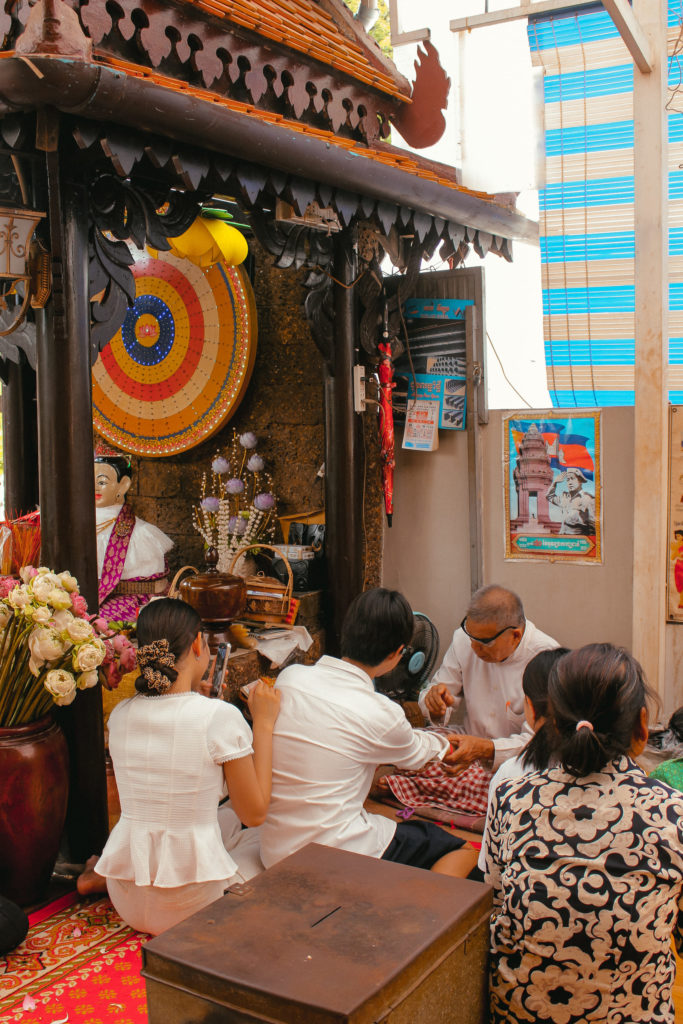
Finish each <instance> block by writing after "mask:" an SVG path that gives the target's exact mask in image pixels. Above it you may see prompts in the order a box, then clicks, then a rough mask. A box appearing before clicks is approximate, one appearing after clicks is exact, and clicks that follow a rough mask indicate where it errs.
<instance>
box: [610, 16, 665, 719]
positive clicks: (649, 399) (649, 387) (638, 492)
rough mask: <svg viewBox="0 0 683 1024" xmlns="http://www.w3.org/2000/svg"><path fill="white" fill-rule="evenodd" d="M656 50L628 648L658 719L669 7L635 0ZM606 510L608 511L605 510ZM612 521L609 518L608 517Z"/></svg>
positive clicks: (642, 158)
mask: <svg viewBox="0 0 683 1024" xmlns="http://www.w3.org/2000/svg"><path fill="white" fill-rule="evenodd" d="M633 10H634V14H635V15H636V17H637V19H638V21H639V23H640V24H641V25H642V26H643V29H644V30H645V32H646V34H647V38H648V40H649V42H650V44H651V46H652V52H653V53H654V54H655V55H656V60H655V65H654V67H653V70H652V73H651V74H639V73H638V72H636V73H635V75H634V79H633V122H634V147H633V157H634V178H635V253H636V255H635V445H634V449H635V450H634V482H635V507H634V519H633V612H632V623H633V643H632V646H633V653H634V654H635V656H636V657H637V658H638V660H639V661H640V662H641V664H642V666H643V668H644V669H645V674H646V676H647V677H648V679H649V681H650V683H651V685H652V686H653V687H654V688H655V689H656V690H657V692H658V693H659V695H660V697H661V699H662V704H663V707H662V714H663V719H662V720H663V721H666V720H667V719H668V717H669V715H670V714H671V713H672V711H673V710H674V709H675V708H676V707H677V705H678V704H679V703H680V701H679V700H675V695H674V682H675V674H674V673H673V672H669V673H667V672H666V671H665V642H664V641H665V628H666V625H665V622H666V566H667V486H666V484H667V470H668V467H667V441H668V419H667V404H668V346H669V324H668V308H669V296H668V254H667V249H668V245H667V236H668V196H667V179H668V175H667V148H668V146H667V113H666V98H667V9H666V4H665V2H664V0H634V6H633ZM608 515H609V513H608ZM608 521H609V520H608Z"/></svg>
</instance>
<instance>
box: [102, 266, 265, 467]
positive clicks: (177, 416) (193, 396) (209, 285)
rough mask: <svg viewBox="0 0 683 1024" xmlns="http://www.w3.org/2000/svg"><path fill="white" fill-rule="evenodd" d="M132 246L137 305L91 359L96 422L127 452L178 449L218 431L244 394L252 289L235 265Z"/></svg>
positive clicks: (250, 351)
mask: <svg viewBox="0 0 683 1024" xmlns="http://www.w3.org/2000/svg"><path fill="white" fill-rule="evenodd" d="M132 252H133V255H134V256H135V263H134V265H133V267H132V268H131V269H132V271H133V275H134V277H135V289H136V298H135V303H134V305H133V306H132V307H131V308H130V309H129V310H128V312H127V314H126V318H125V320H124V322H123V325H122V327H121V330H120V331H119V332H118V333H117V334H116V336H115V337H114V338H112V340H111V341H110V342H109V344H108V345H107V346H106V348H105V349H104V350H103V351H102V352H101V353H100V357H99V359H98V360H97V362H96V364H95V366H94V369H93V418H94V425H95V429H96V430H97V431H98V432H99V433H100V434H101V435H102V436H103V437H104V438H106V440H107V441H109V442H110V443H111V444H113V445H115V446H116V447H118V448H120V449H121V450H123V451H126V452H132V453H133V454H134V455H152V456H163V455H174V454H175V453H176V452H181V451H187V449H188V448H193V447H194V446H195V445H197V444H199V443H200V442H201V441H204V440H205V439H206V438H207V437H210V436H211V435H212V434H214V433H215V432H216V431H217V430H218V429H219V427H221V426H222V425H223V423H225V421H226V420H227V419H229V417H230V416H231V415H232V413H233V412H234V411H235V409H236V408H237V406H238V405H239V403H240V401H241V399H242V396H243V395H244V392H245V390H246V388H247V384H248V383H249V378H250V376H251V371H252V369H253V365H254V357H255V355H256V309H255V305H254V297H253V292H252V290H251V285H250V283H249V279H248V277H247V275H246V273H245V272H244V271H243V270H242V269H241V267H228V266H226V265H225V264H222V263H217V264H215V265H214V266H212V267H210V268H208V269H201V268H200V267H198V266H196V265H195V264H194V263H191V262H190V261H189V260H184V259H178V258H177V257H176V256H173V255H172V254H171V253H157V254H155V258H153V257H152V256H151V255H149V253H146V252H144V253H140V252H139V251H138V250H137V249H133V250H132Z"/></svg>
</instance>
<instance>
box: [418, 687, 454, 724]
mask: <svg viewBox="0 0 683 1024" xmlns="http://www.w3.org/2000/svg"><path fill="white" fill-rule="evenodd" d="M453 704H455V697H454V696H453V694H452V693H451V692H450V691H449V689H448V687H447V686H446V684H445V683H436V685H435V686H430V688H429V689H428V690H427V693H426V695H425V707H426V708H427V711H428V712H429V716H430V718H443V716H444V715H445V714H446V711H447V710H448V708H450V707H452V706H453Z"/></svg>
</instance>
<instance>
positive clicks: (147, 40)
mask: <svg viewBox="0 0 683 1024" xmlns="http://www.w3.org/2000/svg"><path fill="white" fill-rule="evenodd" d="M40 2H41V3H44V2H60V3H61V2H63V0H40ZM75 6H76V9H77V11H78V13H79V15H80V18H81V22H82V24H83V26H84V28H85V29H86V31H87V32H88V34H89V36H90V38H91V40H92V42H93V44H94V47H95V50H96V52H97V53H101V54H102V55H103V56H108V55H111V56H113V57H121V56H126V57H127V58H128V59H132V60H134V61H135V62H136V63H141V64H143V65H144V64H147V65H148V66H150V67H152V68H160V69H162V70H163V71H164V73H168V74H172V75H173V77H175V78H178V79H181V80H184V81H187V82H188V83H190V84H191V85H195V86H198V87H200V88H204V89H209V88H210V89H211V90H212V91H213V92H217V93H218V94H219V95H222V96H225V97H229V98H234V99H237V100H240V101H242V102H245V101H246V102H252V103H254V104H255V105H256V106H258V107H259V108H260V109H263V110H266V111H271V112H273V113H277V114H280V115H284V116H286V117H292V118H294V119H296V120H302V119H305V120H306V121H307V122H309V123H312V124H317V125H319V126H320V127H322V128H324V129H325V130H330V129H331V130H332V131H334V132H336V133H338V134H341V135H346V136H347V137H354V138H357V139H360V140H363V141H367V142H372V141H374V140H376V139H378V138H386V137H387V136H388V135H389V132H390V123H389V120H390V118H391V117H392V116H393V115H394V114H398V108H399V107H402V106H406V104H404V103H402V102H401V101H400V100H399V99H398V98H397V97H395V96H388V95H386V94H384V93H382V92H381V91H380V90H378V89H375V88H373V87H372V86H370V85H366V84H365V83H363V82H360V81H358V80H357V79H356V78H354V77H353V75H352V74H347V73H345V71H343V70H341V69H337V68H333V67H330V66H329V65H325V64H322V63H320V62H319V61H318V60H315V59H312V58H308V59H307V58H306V57H305V56H304V55H303V54H300V55H295V54H294V53H293V52H292V51H291V50H288V49H286V48H285V47H284V46H283V47H282V48H281V50H279V51H278V47H277V45H276V44H274V43H273V41H272V40H270V39H259V38H258V36H256V35H253V36H250V37H249V38H247V35H246V33H244V32H243V30H242V29H240V28H238V27H237V26H234V25H230V24H229V23H226V20H225V19H221V18H219V17H218V16H216V17H212V16H210V15H208V14H206V13H205V12H202V13H200V12H198V11H197V9H196V8H194V7H192V6H191V5H189V4H182V5H179V6H177V7H175V6H171V5H168V4H163V3H161V2H160V0H116V3H106V4H105V3H104V2H102V0H87V2H86V3H82V4H75ZM5 17H6V18H7V17H8V16H7V15H6V16H5ZM17 28H18V26H16V24H15V31H16V30H17Z"/></svg>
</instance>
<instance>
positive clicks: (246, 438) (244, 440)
mask: <svg viewBox="0 0 683 1024" xmlns="http://www.w3.org/2000/svg"><path fill="white" fill-rule="evenodd" d="M240 444H241V445H242V447H243V448H255V447H256V445H257V444H258V438H257V437H256V434H253V433H252V432H251V430H248V431H247V432H246V434H240Z"/></svg>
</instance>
